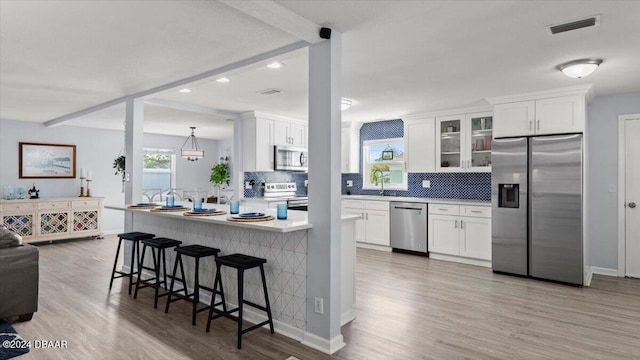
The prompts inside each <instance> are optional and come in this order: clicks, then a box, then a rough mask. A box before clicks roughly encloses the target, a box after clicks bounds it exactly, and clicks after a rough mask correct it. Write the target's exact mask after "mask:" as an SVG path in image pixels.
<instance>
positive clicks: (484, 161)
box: [436, 112, 493, 172]
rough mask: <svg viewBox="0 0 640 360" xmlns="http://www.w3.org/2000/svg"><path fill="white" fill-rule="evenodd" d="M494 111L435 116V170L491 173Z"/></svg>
mask: <svg viewBox="0 0 640 360" xmlns="http://www.w3.org/2000/svg"><path fill="white" fill-rule="evenodd" d="M492 129H493V115H492V113H491V112H483V113H473V114H460V115H453V116H441V117H436V159H437V161H436V171H439V172H491V139H492V131H493V130H492Z"/></svg>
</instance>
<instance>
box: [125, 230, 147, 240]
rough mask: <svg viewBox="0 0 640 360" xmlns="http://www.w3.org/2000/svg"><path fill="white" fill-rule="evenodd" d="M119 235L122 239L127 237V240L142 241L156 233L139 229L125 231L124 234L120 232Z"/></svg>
mask: <svg viewBox="0 0 640 360" xmlns="http://www.w3.org/2000/svg"><path fill="white" fill-rule="evenodd" d="M118 237H119V238H120V239H125V240H131V241H140V240H144V239H151V238H153V237H155V235H153V234H149V233H144V232H139V231H134V232H128V233H124V234H118Z"/></svg>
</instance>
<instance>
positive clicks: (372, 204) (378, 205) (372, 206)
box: [367, 200, 389, 211]
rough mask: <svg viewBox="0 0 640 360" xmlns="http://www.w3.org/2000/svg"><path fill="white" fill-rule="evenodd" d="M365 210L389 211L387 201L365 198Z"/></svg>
mask: <svg viewBox="0 0 640 360" xmlns="http://www.w3.org/2000/svg"><path fill="white" fill-rule="evenodd" d="M367 210H382V211H389V202H388V201H370V200H367Z"/></svg>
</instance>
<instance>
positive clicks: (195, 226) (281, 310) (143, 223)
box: [105, 205, 359, 340]
mask: <svg viewBox="0 0 640 360" xmlns="http://www.w3.org/2000/svg"><path fill="white" fill-rule="evenodd" d="M105 208H107V209H112V210H122V211H128V212H131V214H132V216H133V229H131V230H132V231H142V232H148V233H152V234H155V235H156V236H162V237H167V238H171V239H175V240H180V241H182V245H192V244H198V245H204V246H210V247H215V248H218V249H220V250H221V254H223V255H228V254H233V253H242V254H246V255H251V256H256V257H260V258H264V259H266V260H267V264H266V265H265V275H266V280H267V287H268V290H269V299H270V301H271V309H272V313H273V319H274V325H275V329H276V331H277V332H279V333H282V334H283V335H286V336H289V337H291V338H294V339H296V340H302V339H303V337H304V334H305V331H306V323H307V321H306V311H307V309H306V308H307V258H308V257H309V256H313V254H309V253H308V252H307V249H308V247H307V241H308V230H309V229H311V228H312V227H313V225H312V224H309V222H308V221H307V212H305V211H291V210H290V211H289V212H288V219H287V220H272V221H265V222H244V223H242V222H231V221H228V220H227V217H228V216H229V215H220V216H184V215H183V213H182V212H167V213H160V212H151V211H150V210H144V209H129V208H128V207H127V206H122V205H110V206H105ZM217 208H220V207H219V206H217ZM222 209H223V210H226V211H228V210H229V209H228V206H226V205H223V206H222ZM242 210H243V209H241V212H242ZM245 210H246V209H245ZM265 213H267V214H270V215H275V210H272V209H267V210H265ZM358 218H359V216H353V215H343V216H342V242H341V244H342V247H341V249H342V260H341V265H342V276H341V281H342V284H341V291H342V295H341V324H345V323H347V322H349V321H351V320H353V319H354V317H355V316H354V313H353V303H354V300H355V287H354V285H355V284H354V281H355V279H354V277H355V241H354V237H353V234H354V226H355V225H354V224H355V220H356V219H358ZM129 251H131V250H130V248H129V247H127V248H126V250H125V257H124V258H125V259H129V258H130V253H129ZM127 253H129V255H127ZM167 257H169V259H167V263H169V264H173V261H174V259H175V257H174V254H173V251H171V252H168V253H167ZM149 260H150V259H149ZM125 261H126V260H125ZM128 270H129V267H128V264H127V263H126V262H125V265H124V269H123V271H128ZM185 271H186V272H187V278H188V279H187V283H188V284H193V265H190V264H185ZM214 276H215V263H214V260H213V259H204V260H202V262H201V264H200V283H201V284H205V285H208V286H212V285H213V280H214ZM245 277H246V280H245V281H246V282H245V289H244V291H245V299H246V300H249V301H253V302H256V303H258V304H263V303H264V296H263V293H262V285H261V281H260V275H259V272H257V271H256V272H248V273H247V274H246V275H245ZM222 281H223V285H224V290H225V295H226V300H227V302H228V303H231V304H236V303H237V286H236V273H235V272H233V271H225V269H224V268H223V270H222ZM190 286H192V285H190ZM201 298H202V301H203V302H205V303H208V302H209V301H210V296H209V294H208V293H205V294H202V295H201ZM245 319H246V320H248V321H250V322H254V323H257V322H260V321H262V320H263V319H266V316H264V315H263V314H262V313H261V312H252V311H251V310H250V309H246V310H245Z"/></svg>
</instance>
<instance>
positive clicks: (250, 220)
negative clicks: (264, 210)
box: [227, 215, 275, 222]
mask: <svg viewBox="0 0 640 360" xmlns="http://www.w3.org/2000/svg"><path fill="white" fill-rule="evenodd" d="M274 219H275V217H273V216H271V215H269V216H266V217H261V218H253V219H252V218H240V217H233V216H229V217H228V218H227V221H233V222H260V221H271V220H274Z"/></svg>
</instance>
